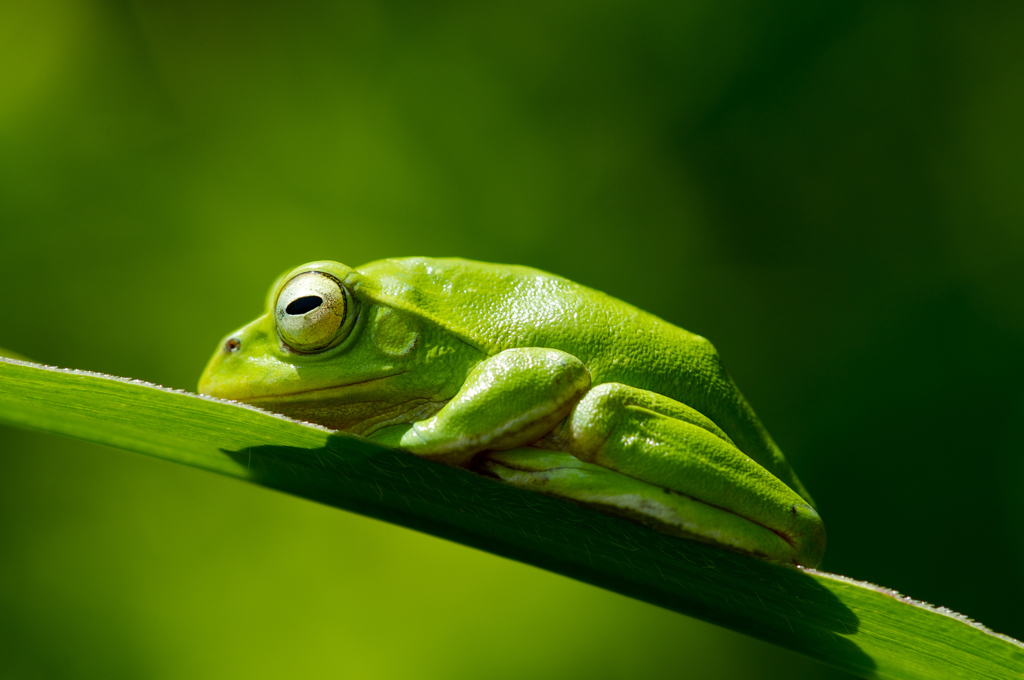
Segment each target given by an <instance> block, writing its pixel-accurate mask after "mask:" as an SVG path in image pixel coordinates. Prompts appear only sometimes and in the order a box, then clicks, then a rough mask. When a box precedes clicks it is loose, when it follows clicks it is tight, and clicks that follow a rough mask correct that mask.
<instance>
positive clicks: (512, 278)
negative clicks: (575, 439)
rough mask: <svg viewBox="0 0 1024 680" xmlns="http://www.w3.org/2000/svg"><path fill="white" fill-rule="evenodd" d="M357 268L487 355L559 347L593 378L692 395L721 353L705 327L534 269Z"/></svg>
mask: <svg viewBox="0 0 1024 680" xmlns="http://www.w3.org/2000/svg"><path fill="white" fill-rule="evenodd" d="M359 271H360V272H362V273H363V274H365V275H366V276H368V277H370V278H371V279H373V280H375V281H376V282H377V284H378V285H379V295H381V297H382V300H383V301H386V302H388V303H389V304H395V305H399V306H402V307H405V308H407V309H410V310H411V311H415V312H417V313H419V314H422V315H425V316H428V317H430V318H432V319H433V320H435V321H436V322H437V323H438V324H440V325H442V326H444V327H445V328H446V329H447V330H448V331H450V332H452V333H454V334H456V335H457V336H459V338H460V339H462V340H463V341H465V342H467V343H468V344H470V345H472V346H474V347H476V348H477V349H479V350H481V351H482V352H484V353H486V354H488V355H494V354H497V353H498V352H501V351H502V350H506V349H511V348H513V347H551V348H553V349H559V350H562V351H564V352H568V353H569V354H572V355H574V356H576V357H578V358H579V359H580V360H582V361H583V362H584V363H585V364H587V367H588V368H589V369H590V372H591V375H592V377H593V380H594V383H595V384H598V383H604V382H622V383H626V384H629V385H632V386H634V387H640V388H643V389H647V390H652V391H655V392H658V393H660V394H664V395H665V396H669V397H672V398H674V399H679V400H685V399H686V398H688V397H689V393H690V392H691V390H689V389H686V384H688V383H692V382H693V381H694V379H696V378H697V377H698V376H701V375H702V374H703V373H704V371H702V364H703V363H706V361H707V360H708V358H709V356H713V355H714V349H713V348H712V347H711V345H710V344H709V343H708V342H707V341H706V340H705V339H704V338H702V337H700V336H699V335H694V334H693V333H689V332H687V331H685V330H683V329H682V328H679V327H677V326H674V325H672V324H670V323H667V322H665V321H663V320H661V319H659V318H658V317H656V316H654V315H652V314H648V313H647V312H644V311H643V310H640V309H638V308H636V307H634V306H632V305H630V304H627V303H625V302H623V301H621V300H618V299H616V298H613V297H611V296H609V295H606V294H604V293H601V292H599V291H596V290H593V289H591V288H587V287H586V286H581V285H579V284H577V283H573V282H572V281H569V280H568V279H564V278H562V277H560V276H555V275H553V274H548V273H546V272H542V271H540V270H537V269H531V268H529V267H520V266H514V265H497V264H488V263H484V262H473V261H470V260H459V259H429V258H407V259H394V260H381V261H379V262H373V263H370V264H369V265H366V266H363V267H360V268H359Z"/></svg>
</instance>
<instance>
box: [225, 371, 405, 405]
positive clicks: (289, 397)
mask: <svg viewBox="0 0 1024 680" xmlns="http://www.w3.org/2000/svg"><path fill="white" fill-rule="evenodd" d="M405 373H408V371H398V372H396V373H389V374H388V375H381V376H377V377H375V378H367V379H366V380H357V381H355V382H350V383H341V384H339V385H327V386H325V387H315V388H313V389H307V390H296V391H295V392H282V393H280V394H263V395H259V396H255V397H244V398H237V399H236V401H240V402H243V403H245V404H252V405H253V406H259V405H260V404H272V403H277V402H281V401H285V402H289V401H307V400H309V399H316V400H318V401H320V400H323V401H334V400H335V399H338V400H339V401H342V402H344V403H348V402H350V401H352V400H350V399H348V398H347V397H351V396H354V395H356V394H358V393H359V392H360V391H361V387H362V386H364V385H371V384H373V383H378V382H380V381H382V380H388V379H390V378H396V377H398V376H400V375H403V374H405ZM212 396H219V395H212ZM229 398H230V397H229ZM375 401H379V400H375Z"/></svg>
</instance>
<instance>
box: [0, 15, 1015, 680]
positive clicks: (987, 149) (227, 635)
mask: <svg viewBox="0 0 1024 680" xmlns="http://www.w3.org/2000/svg"><path fill="white" fill-rule="evenodd" d="M1022 35H1024V4H1021V3H1019V2H1005V3H1001V4H1000V3H954V2H943V1H941V0H929V1H928V2H923V1H922V2H910V1H906V0H903V1H901V0H896V1H894V2H867V1H853V0H837V1H835V2H829V3H816V2H807V1H804V0H783V1H781V2H771V3H768V2H756V1H754V0H716V1H714V2H712V1H710V0H691V1H688V2H646V3H631V2H623V1H618V0H590V1H588V2H574V1H572V0H567V1H564V2H558V3H550V2H531V1H530V0H519V1H517V2H489V3H479V2H435V3H423V2H400V1H392V2H369V1H362V0H353V1H352V2H314V3H301V2H300V3H281V2H277V3H269V2H252V1H251V0H250V1H248V2H241V1H237V2H227V1H224V0H202V1H201V2H200V1H198V0H175V1H174V2H171V1H169V0H160V1H156V0H152V1H150V0H107V1H105V2H104V1H99V0H96V1H91V2H90V1H87V0H5V2H2V3H0V230H2V232H0V233H2V238H0V290H2V291H3V294H2V300H3V305H2V312H0V346H6V347H8V348H9V349H12V350H16V351H20V352H22V353H24V354H26V355H28V356H30V357H32V358H33V359H36V360H38V361H42V362H45V363H50V364H56V365H60V366H69V367H75V368H83V369H91V370H95V371H102V372H107V373H112V374H116V375H122V376H131V377H135V378H142V379H145V380H149V381H153V382H157V383H160V384H163V385H168V386H172V387H178V388H186V389H194V386H195V383H196V380H197V378H198V376H199V372H200V371H201V369H202V367H203V365H204V363H205V362H206V360H207V358H208V356H209V355H210V354H211V353H212V352H213V350H214V349H215V347H216V344H217V341H218V339H219V338H220V337H221V336H222V335H223V334H224V333H226V332H228V331H230V330H232V329H233V328H235V327H237V326H239V325H241V324H242V323H244V322H246V321H248V320H249V319H250V318H252V317H254V316H255V315H256V314H258V313H259V312H260V310H261V305H262V300H263V296H264V293H265V289H266V288H267V287H268V286H269V284H270V283H271V281H272V280H273V279H274V277H275V276H277V275H278V274H279V273H280V272H281V271H283V270H285V269H288V268H290V267H293V266H295V265H297V264H300V263H302V262H305V261H308V260H313V259H324V258H330V259H337V260H340V261H343V262H345V263H347V264H351V265H358V264H361V263H363V262H366V261H369V260H372V259H377V258H381V257H390V256H401V255H434V256H462V257H469V258H474V259H480V260H488V261H497V262H511V263H519V264H527V265H533V266H536V267H539V268H542V269H546V270H550V271H553V272H556V273H559V274H562V275H564V276H567V277H569V278H571V279H574V280H576V281H579V282H582V283H584V284H587V285H590V286H593V287H596V288H599V289H601V290H604V291H606V292H608V293H611V294H613V295H616V296H618V297H621V298H623V299H625V300H627V301H630V302H632V303H634V304H637V305H638V306H640V307H643V308H645V309H648V310H650V311H652V312H655V313H657V314H659V315H660V316H662V317H664V318H666V319H668V320H670V321H672V322H674V323H677V324H679V325H681V326H683V327H685V328H688V329H690V330H693V331H695V332H698V333H701V334H703V335H705V336H707V337H709V338H710V339H712V340H713V341H714V342H715V344H716V345H717V346H718V348H719V350H720V351H721V353H722V355H723V357H724V359H725V362H726V364H727V366H728V367H729V368H730V370H731V372H732V373H733V375H734V377H735V378H736V380H737V382H738V383H739V384H740V386H741V387H742V388H743V390H744V391H745V393H746V394H747V396H748V398H749V399H750V401H751V402H752V403H753V404H754V406H755V408H756V409H757V410H758V412H759V414H760V415H761V417H762V419H763V420H764V421H765V423H766V424H767V426H768V428H769V429H770V430H771V432H772V433H773V435H774V436H775V438H776V440H777V441H778V442H779V443H780V445H781V446H782V448H783V450H784V451H785V452H786V453H787V455H788V457H789V458H790V460H791V461H792V462H793V464H794V466H795V467H796V469H797V470H798V472H799V474H800V476H801V477H802V478H803V480H804V482H805V483H806V484H807V485H808V487H809V488H810V489H811V491H812V493H814V495H815V496H816V498H817V500H818V502H819V504H820V507H821V510H822V513H823V515H824V517H825V520H826V525H827V527H828V530H829V550H828V554H827V555H826V561H825V563H824V565H823V567H824V568H825V569H827V570H830V571H835V572H838V573H842V574H845V575H848V576H851V577H855V578H859V579H865V580H869V581H872V582H876V583H879V584H882V585H885V586H889V587H892V588H896V589H898V590H900V591H902V592H904V593H907V594H909V595H912V596H914V597H916V598H919V599H924V600H927V601H929V602H932V603H935V604H939V605H944V606H947V607H950V608H952V609H955V610H957V611H961V612H964V613H966V614H967V615H969V616H972V617H974V618H977V619H979V620H980V621H982V622H984V623H985V624H987V625H989V626H990V627H992V628H995V629H996V630H998V631H1001V632H1004V633H1007V634H1010V635H1013V636H1016V637H1024V618H1022V617H1021V616H1020V605H1021V604H1022V595H1024V580H1022V579H1021V578H1020V575H1021V574H1022V573H1024V529H1022V528H1021V527H1022V526H1024V501H1022V496H1024V460H1022V455H1021V453H1022V445H1021V441H1022V439H1021V433H1020V426H1021V424H1022V423H1024V302H1022V293H1024V186H1022V185H1024V134H1022V125H1024V40H1021V36H1022ZM87 677H101V678H168V679H171V678H183V677H188V678H236V677H237V678H277V677H303V678H328V677H330V678H374V679H376V678H435V677H436V678H459V677H465V678H478V677H487V678H520V677H531V678H545V677H551V678H560V677H588V678H595V679H598V678H632V677H699V678H710V679H717V678H781V677H785V678H841V677H847V676H845V675H844V674H842V673H838V672H836V671H832V670H830V669H828V668H826V667H825V666H823V665H821V664H819V663H817V662H813V661H810V660H808V659H805V658H803V657H800V656H798V655H795V654H792V653H790V652H787V651H785V650H781V649H778V648H775V647H772V646H770V645H767V644H764V643H761V642H759V641H756V640H752V639H749V638H746V637H743V636H740V635H737V634H735V633H732V632H729V631H726V630H722V629H719V628H716V627H713V626H710V625H707V624H704V623H702V622H699V621H695V620H692V619H689V618H686V617H683V616H680V615H677V614H673V613H670V612H667V611H663V610H659V609H658V608H655V607H653V606H650V605H647V604H643V603H639V602H635V601H632V600H629V599H627V598H624V597H621V596H618V595H614V594H611V593H608V592H604V591H601V590H599V589H596V588H593V587H590V586H586V585H583V584H580V583H577V582H574V581H571V580H569V579H566V578H563V577H559V576H555V575H552V574H549V573H546V572H543V571H541V570H538V569H535V568H533V567H529V566H526V565H522V564H518V563H515V562H510V561H507V560H503V559H500V558H497V557H495V556H492V555H489V554H484V553H480V552H477V551H474V550H471V549H468V548H465V547H462V546H459V545H454V544H450V543H446V542H444V541H441V540H439V539H436V538H433V537H429V536H423V535H419V534H416V533H414V532H411V531H408V530H405V529H400V528H397V527H393V526H390V525H386V524H383V523H380V522H377V521H373V520H368V519H365V518H362V517H358V516H355V515H350V514H346V513H343V512H340V511H337V510H333V509H329V508H324V507H320V506H317V505H314V504H312V503H309V502H306V501H302V500H298V499H295V498H290V497H287V496H283V495H280V494H276V493H274V492H270V491H267V490H264V489H260V488H256V487H250V486H246V485H244V484H241V483H238V482H235V481H231V480H228V479H222V478H218V477H215V476H214V475H211V474H208V473H203V472H199V471H195V470H191V469H185V468H180V467H176V466H173V465H170V464H167V463H164V462H159V461H155V460H150V459H147V458H144V457H141V456H136V455H132V454H127V453H123V452H119V451H114V450H111V449H105V448H102V447H98V446H92V445H87V444H84V443H80V442H76V441H70V440H63V439H58V438H55V437H49V436H43V435H38V434H33V433H27V432H21V431H16V430H12V429H0V678H4V679H5V680H6V679H8V678H11V679H14V678H16V679H19V680H21V679H35V678H87Z"/></svg>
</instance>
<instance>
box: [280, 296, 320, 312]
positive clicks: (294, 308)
mask: <svg viewBox="0 0 1024 680" xmlns="http://www.w3.org/2000/svg"><path fill="white" fill-rule="evenodd" d="M323 303H324V299H323V298H322V297H320V296H318V295H307V296H306V297H300V298H299V299H297V300H292V301H291V302H290V303H288V306H287V307H285V308H284V311H286V312H288V313H289V314H291V315H292V316H302V315H303V314H305V313H306V312H311V311H313V310H314V309H316V308H317V307H319V306H320V305H322V304H323Z"/></svg>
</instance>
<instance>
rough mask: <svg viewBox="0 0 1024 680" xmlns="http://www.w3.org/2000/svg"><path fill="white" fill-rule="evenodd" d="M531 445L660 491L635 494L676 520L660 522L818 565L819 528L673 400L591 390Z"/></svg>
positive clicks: (607, 388)
mask: <svg viewBox="0 0 1024 680" xmlns="http://www.w3.org/2000/svg"><path fill="white" fill-rule="evenodd" d="M702 419H703V420H702ZM536 445H537V446H540V447H543V448H548V449H555V450H558V451H561V452H563V453H569V454H572V456H574V457H576V458H578V459H579V460H581V461H583V462H584V463H591V464H594V465H596V466H599V468H605V469H607V470H609V471H614V472H616V473H620V474H619V477H625V478H627V479H632V480H635V481H638V482H645V483H646V484H648V485H651V486H653V487H655V488H657V489H659V490H662V491H660V493H661V496H660V497H659V496H658V495H657V494H653V495H650V494H649V495H645V496H644V500H645V503H646V502H647V501H651V499H653V498H662V499H663V502H662V503H661V504H660V505H659V510H658V511H657V512H653V513H645V514H646V515H650V516H652V517H656V516H658V515H659V513H663V512H668V511H667V510H664V509H662V508H661V506H664V508H669V507H670V508H671V509H672V512H675V513H677V514H678V515H679V516H680V517H681V518H683V519H682V521H675V520H673V521H672V522H669V524H670V525H671V526H673V527H675V528H676V529H677V530H678V532H679V533H689V534H693V535H694V537H701V539H702V540H707V541H710V542H713V543H718V544H720V545H723V546H725V547H731V548H734V549H737V550H743V551H744V552H749V553H751V554H755V555H758V556H761V557H764V558H765V559H769V560H771V561H774V562H781V563H787V564H801V565H804V566H810V567H813V566H816V565H817V564H818V563H819V562H820V561H821V557H822V554H823V553H824V550H825V530H824V526H823V525H822V522H821V517H819V516H818V513H817V512H816V511H815V510H814V508H812V507H811V506H810V505H809V504H808V503H807V502H806V501H805V500H804V499H803V498H801V497H800V495H799V494H797V493H796V492H795V491H794V490H793V489H791V488H789V487H788V486H786V485H785V484H784V483H782V482H781V481H780V480H779V479H778V478H776V477H775V476H774V475H772V474H771V473H770V472H768V471H767V470H766V469H765V468H763V467H762V466H761V465H759V464H758V463H757V462H755V461H754V460H753V459H751V458H750V457H749V456H747V455H746V454H744V453H743V452H742V451H740V450H739V449H738V448H736V446H735V445H734V444H733V443H732V441H731V440H730V439H729V438H728V437H727V436H725V434H724V433H723V432H722V431H721V430H719V429H718V428H717V426H715V425H714V424H713V423H711V422H710V421H708V420H707V419H706V418H704V417H703V416H702V415H700V414H698V413H697V412H696V411H694V410H693V409H690V408H689V407H688V406H686V405H684V404H681V403H679V402H676V401H674V400H672V399H669V398H667V397H664V396H662V395H658V394H654V393H652V392H648V391H646V390H641V389H638V388H635V387H630V386H628V385H622V384H619V383H605V384H602V385H599V386H597V387H595V388H593V389H591V390H590V391H589V392H587V394H586V396H585V397H584V398H583V399H581V400H580V402H579V403H578V404H577V405H576V407H575V408H574V409H573V411H572V412H571V413H570V414H569V417H568V418H566V420H565V422H564V423H563V424H562V425H561V426H560V427H559V428H557V429H556V430H555V431H554V432H553V433H552V434H551V435H549V436H548V437H545V438H544V439H542V440H540V441H538V442H537V444H536ZM585 469H587V470H589V471H591V472H593V470H592V469H591V468H585ZM533 472H534V474H536V473H537V472H540V470H535V471H533ZM562 474H568V473H558V475H562ZM573 474H579V473H573ZM556 476H557V475H556ZM617 478H618V477H617ZM664 489H670V490H671V492H672V493H667V494H666V493H665V492H664V491H663V490H664ZM538 490H541V489H538ZM633 493H634V492H633V491H629V492H626V494H625V495H631V494H633ZM559 495H564V494H562V493H559ZM567 497H569V496H567ZM612 505H614V506H616V507H618V508H620V509H625V510H627V511H629V512H634V511H638V510H637V508H638V507H640V506H641V505H644V504H639V505H638V504H637V503H636V502H635V501H632V500H630V501H623V500H621V499H619V500H616V501H615V502H614V503H612ZM720 537H725V538H720Z"/></svg>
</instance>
